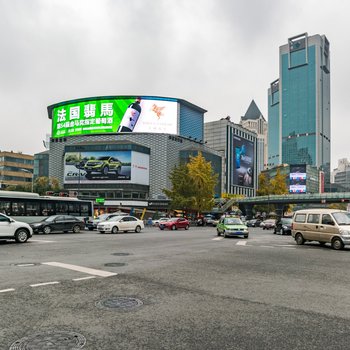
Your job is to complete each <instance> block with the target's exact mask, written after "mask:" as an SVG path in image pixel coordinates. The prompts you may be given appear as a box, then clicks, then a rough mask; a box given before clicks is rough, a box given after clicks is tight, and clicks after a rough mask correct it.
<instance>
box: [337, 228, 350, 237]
mask: <svg viewBox="0 0 350 350" xmlns="http://www.w3.org/2000/svg"><path fill="white" fill-rule="evenodd" d="M339 232H340V234H341V235H342V236H349V235H350V231H349V230H344V229H340V230H339Z"/></svg>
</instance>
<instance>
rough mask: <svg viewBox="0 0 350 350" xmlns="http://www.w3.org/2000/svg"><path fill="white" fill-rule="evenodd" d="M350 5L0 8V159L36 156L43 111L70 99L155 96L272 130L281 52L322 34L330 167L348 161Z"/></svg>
mask: <svg viewBox="0 0 350 350" xmlns="http://www.w3.org/2000/svg"><path fill="white" fill-rule="evenodd" d="M349 14H350V2H348V1H345V0H344V1H342V0H333V1H332V2H331V1H319V0H318V1H317V0H293V1H291V0H283V1H269V0H255V1H252V0H245V1H242V0H0V39H1V40H0V45H1V54H0V103H1V112H0V113H1V114H0V116H1V126H0V149H1V150H7V151H10V150H13V151H22V152H23V153H28V154H33V153H37V152H41V151H43V150H44V147H43V142H42V140H44V139H45V137H46V134H48V133H50V132H51V130H50V129H51V124H50V120H49V119H48V116H47V110H46V107H47V106H48V105H50V104H53V103H56V102H60V101H64V100H70V99H75V98H82V97H89V96H104V95H123V94H129V95H157V96H167V97H178V98H183V99H185V100H187V101H189V102H192V103H194V104H196V105H198V106H200V107H202V108H205V109H207V110H208V112H207V113H206V115H205V121H212V120H216V119H219V118H221V117H225V116H227V115H230V116H231V120H233V121H234V122H237V123H238V122H239V119H240V116H241V115H244V113H245V112H246V110H247V108H248V106H249V104H250V102H251V100H252V99H254V100H255V102H256V103H257V105H258V107H259V108H260V110H261V112H262V113H263V115H264V116H265V118H267V89H268V87H269V84H270V83H271V82H272V81H273V80H275V79H276V78H278V54H279V51H278V50H279V46H281V45H283V44H286V43H287V39H288V38H289V37H291V36H294V35H297V34H301V33H304V32H307V33H308V34H309V35H314V34H321V35H322V34H325V35H326V36H327V38H328V40H329V41H330V50H331V118H332V167H333V168H334V167H335V165H336V163H337V160H338V159H339V158H342V157H348V158H350V149H349V147H348V145H349V141H348V139H349V129H350V128H349V127H350V122H349V118H348V105H349V103H348V101H349V88H348V86H349V82H348V81H349V77H350V64H349V57H350V55H349V54H350V46H349V40H348V33H350V20H349Z"/></svg>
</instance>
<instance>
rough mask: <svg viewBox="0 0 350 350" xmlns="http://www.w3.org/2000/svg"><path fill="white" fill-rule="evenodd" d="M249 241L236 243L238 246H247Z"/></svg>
mask: <svg viewBox="0 0 350 350" xmlns="http://www.w3.org/2000/svg"><path fill="white" fill-rule="evenodd" d="M246 244H247V241H239V242H237V243H236V245H246Z"/></svg>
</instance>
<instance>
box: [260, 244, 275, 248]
mask: <svg viewBox="0 0 350 350" xmlns="http://www.w3.org/2000/svg"><path fill="white" fill-rule="evenodd" d="M260 247H262V248H275V247H274V246H272V245H261V246H260Z"/></svg>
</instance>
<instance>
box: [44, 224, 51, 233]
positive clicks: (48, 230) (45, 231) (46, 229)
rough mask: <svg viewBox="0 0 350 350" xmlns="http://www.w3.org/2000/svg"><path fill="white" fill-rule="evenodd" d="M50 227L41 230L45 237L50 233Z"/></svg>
mask: <svg viewBox="0 0 350 350" xmlns="http://www.w3.org/2000/svg"><path fill="white" fill-rule="evenodd" d="M51 231H52V230H51V227H50V226H45V227H44V228H43V232H44V233H45V235H48V234H49V233H51Z"/></svg>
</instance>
